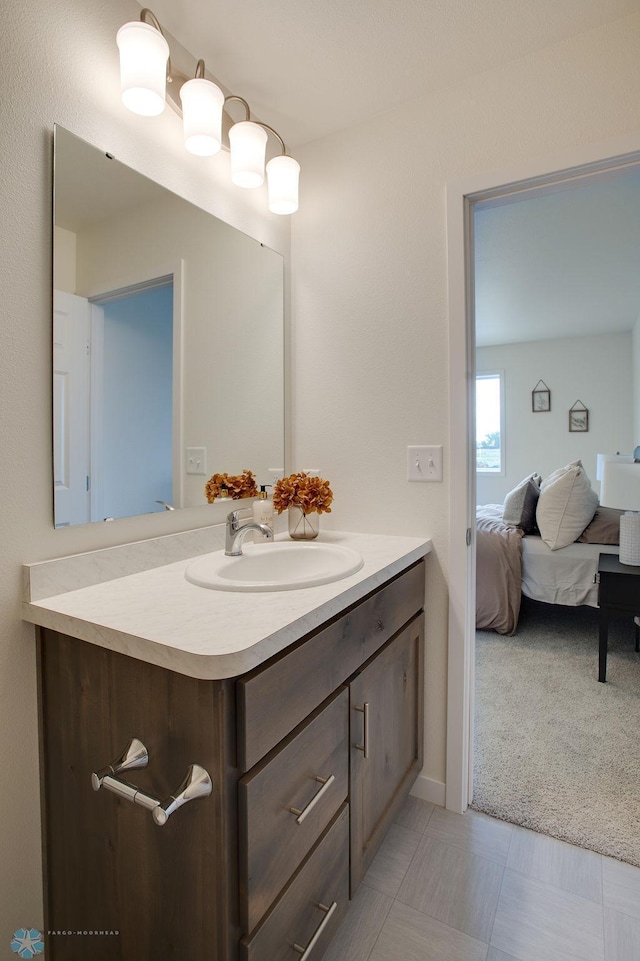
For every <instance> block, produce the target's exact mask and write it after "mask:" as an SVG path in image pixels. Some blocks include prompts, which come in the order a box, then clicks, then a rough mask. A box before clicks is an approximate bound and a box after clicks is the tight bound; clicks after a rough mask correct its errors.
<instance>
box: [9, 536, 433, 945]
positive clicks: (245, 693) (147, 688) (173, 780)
mask: <svg viewBox="0 0 640 961" xmlns="http://www.w3.org/2000/svg"><path fill="white" fill-rule="evenodd" d="M194 533H195V532H194ZM326 536H327V537H333V538H334V539H336V540H340V539H342V540H343V541H344V542H345V543H346V542H348V543H349V544H350V545H351V546H353V547H355V548H356V549H358V550H360V552H361V553H362V556H363V557H364V559H365V563H364V566H363V568H362V569H361V570H360V571H359V572H358V573H356V574H353V575H351V576H350V577H348V578H345V579H344V580H342V581H339V582H337V583H333V584H325V585H322V586H319V587H315V588H310V589H305V590H300V591H289V592H282V593H279V594H259V593H250V594H241V595H231V594H227V593H224V592H219V591H210V590H206V589H204V588H201V587H197V586H194V585H193V584H190V583H188V582H187V581H186V580H185V577H184V570H185V568H186V566H187V563H186V561H185V560H179V561H174V562H172V563H169V564H164V565H162V566H160V567H158V568H152V569H146V570H140V569H137V570H136V569H135V568H136V566H137V567H138V568H139V567H140V564H141V563H142V564H144V563H148V561H143V562H141V561H140V560H139V558H138V559H136V560H134V561H133V562H131V564H130V568H131V566H132V568H133V569H134V572H133V573H125V574H124V576H113V570H112V572H111V574H109V573H108V572H107V579H106V580H104V581H100V580H99V577H100V576H102V577H104V576H105V569H108V568H110V565H111V567H112V568H113V561H114V555H113V554H112V555H111V556H108V555H109V552H96V553H97V554H100V555H107V557H106V560H105V558H102V559H101V560H100V561H99V562H98V563H97V564H95V565H94V567H95V570H96V572H98V571H99V572H100V574H98V573H95V574H93V575H91V574H89V573H88V571H89V568H90V567H91V558H92V555H86V556H85V557H86V558H88V560H86V562H85V563H84V565H83V563H82V560H81V559H80V560H78V562H77V565H76V574H77V576H79V577H80V583H84V585H85V586H78V587H76V588H75V589H72V590H64V591H59V587H60V583H62V582H64V583H65V584H66V585H67V586H68V585H69V584H73V583H76V582H75V581H74V577H75V576H76V575H70V574H69V570H70V567H69V563H71V567H72V566H73V561H70V559H65V560H66V562H67V566H66V568H65V569H64V571H63V573H62V574H61V575H60V577H58V574H57V573H56V572H55V569H54V567H49V568H48V570H43V569H44V568H45V567H46V566H47V565H46V564H45V565H32V566H30V567H29V568H26V571H27V575H28V576H27V584H26V591H27V599H26V601H25V605H24V611H25V618H26V619H28V620H30V621H32V622H34V623H37V624H38V625H39V628H38V652H39V675H40V711H41V759H42V761H41V763H42V774H43V778H42V780H43V802H42V804H43V819H44V826H45V842H44V844H45V859H46V885H45V904H46V930H47V931H48V932H53V933H50V934H48V935H47V937H46V950H47V956H48V957H50V958H52V959H64V961H71V959H81V958H82V959H84V958H87V957H91V958H93V959H104V961H106V959H109V961H115V959H123V961H129V959H134V958H158V959H162V961H170V959H178V958H180V959H184V958H190V959H197V961H295V959H300V958H303V959H304V961H308V959H318V958H320V957H321V956H322V954H323V953H324V951H325V949H326V947H327V945H328V943H329V941H330V940H331V938H332V936H333V934H334V933H335V931H336V929H337V927H338V925H339V923H340V921H341V919H342V917H343V916H344V913H345V911H346V908H347V904H348V901H349V898H350V897H351V896H352V895H353V893H354V892H355V890H356V888H357V887H358V884H359V883H360V881H361V879H362V877H363V875H364V873H365V872H366V870H367V868H368V866H369V864H370V863H371V860H372V858H373V856H374V854H375V852H376V850H377V848H378V846H379V844H380V842H381V840H382V838H383V837H384V835H385V833H386V831H387V829H388V827H389V826H390V824H391V822H392V821H393V819H394V817H395V815H396V813H397V810H398V808H399V806H400V805H401V803H402V801H403V800H404V798H405V797H406V795H407V793H408V792H409V790H410V788H411V786H412V784H413V782H414V781H415V778H416V776H417V775H418V773H419V771H420V769H421V767H422V738H423V726H424V725H423V699H424V698H423V678H424V612H423V605H424V567H425V563H424V556H425V555H426V554H427V553H428V552H429V550H430V542H428V541H422V540H418V539H416V538H395V537H383V536H374V535H346V534H345V535H342V534H332V535H326ZM181 537H182V538H188V535H174V538H176V539H178V540H179V539H180V538H181ZM162 540H167V539H162ZM201 547H202V545H200V549H201ZM180 549H181V550H182V551H183V552H184V551H185V546H184V544H183V545H182V546H181V548H180ZM61 563H63V562H61ZM126 563H127V564H129V563H130V562H129V561H127V562H126ZM47 564H49V565H54V564H55V562H47ZM125 566H126V565H125ZM113 569H115V568H113ZM78 572H80V573H78ZM52 573H53V576H52V577H50V576H49V575H51V574H52ZM47 583H49V586H48V587H47V586H43V585H46V584H47ZM53 585H57V586H53ZM52 591H58V593H51V592H52ZM39 595H45V596H39ZM145 610H147V618H146V619H145V616H144V612H145ZM147 622H148V623H147ZM145 625H146V626H145ZM154 625H155V626H154ZM179 625H181V629H180V627H179ZM132 738H137V739H139V740H140V742H142V744H143V745H144V748H145V749H146V752H148V764H147V765H146V766H145V767H140V768H134V769H131V770H127V771H123V772H122V773H119V772H118V771H117V770H115V772H113V769H109V765H110V764H112V763H113V759H114V758H117V757H118V755H119V754H120V752H121V751H122V750H123V749H124V748H125V747H126V746H127V744H129V742H130V741H131V739H132ZM190 764H195V765H198V767H202V768H203V769H204V770H205V771H206V772H208V775H209V777H210V780H211V790H210V793H209V794H208V796H206V797H201V798H197V799H195V800H193V801H189V803H187V804H185V805H184V806H183V807H180V808H179V809H178V810H176V811H175V812H174V813H172V814H171V816H170V817H169V818H168V819H167V820H166V823H164V824H162V825H159V824H158V823H156V821H155V820H154V817H155V813H157V812H153V811H150V810H145V809H144V807H139V806H137V804H131V803H130V800H131V797H130V798H129V800H127V799H126V797H123V796H117V795H115V794H114V793H110V792H109V791H107V790H98V791H96V790H95V789H92V774H93V775H94V784H93V788H95V787H96V779H95V773H96V771H99V770H100V769H102V775H104V774H105V771H107V772H110V771H111V773H115V777H116V778H118V779H121V780H122V781H124V782H126V783H128V784H129V785H132V786H133V787H132V789H131V794H133V793H135V790H136V789H138V790H139V791H140V792H141V796H143V797H151V798H154V797H156V798H164V799H169V803H170V799H171V797H172V795H173V796H174V797H175V796H176V795H177V790H176V789H177V787H178V785H179V784H180V782H181V780H182V778H183V776H184V774H185V769H186V768H187V766H188V765H190ZM123 790H124V789H123ZM138 803H139V802H138ZM165 807H166V804H165ZM152 815H153V816H152ZM79 932H94V933H93V934H84V933H79ZM101 932H102V933H101Z"/></svg>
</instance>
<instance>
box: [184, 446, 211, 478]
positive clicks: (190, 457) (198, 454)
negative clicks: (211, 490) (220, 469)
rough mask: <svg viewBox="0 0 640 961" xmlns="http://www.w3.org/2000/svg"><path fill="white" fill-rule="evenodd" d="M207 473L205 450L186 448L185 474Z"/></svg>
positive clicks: (202, 448) (204, 448) (201, 448)
mask: <svg viewBox="0 0 640 961" xmlns="http://www.w3.org/2000/svg"><path fill="white" fill-rule="evenodd" d="M206 473H207V448H206V447H187V474H206Z"/></svg>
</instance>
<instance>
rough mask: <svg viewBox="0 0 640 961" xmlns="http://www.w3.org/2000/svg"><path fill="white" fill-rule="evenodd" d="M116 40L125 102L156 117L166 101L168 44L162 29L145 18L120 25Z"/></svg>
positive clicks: (138, 110) (148, 115)
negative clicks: (161, 31) (145, 21)
mask: <svg viewBox="0 0 640 961" xmlns="http://www.w3.org/2000/svg"><path fill="white" fill-rule="evenodd" d="M116 43H117V44H118V48H119V50H120V83H121V87H122V102H123V103H124V105H125V107H128V108H129V110H132V111H133V113H137V114H140V115H141V116H143V117H156V116H157V115H158V114H160V113H162V111H163V110H164V105H165V96H166V90H167V60H168V59H169V44H168V43H167V41H166V40H165V38H164V37H163V36H162V34H161V33H160V31H159V30H156V28H155V27H152V26H151V25H150V24H148V23H143V22H142V20H134V21H132V22H131V23H125V24H124V26H122V27H120V29H119V30H118V33H117V35H116Z"/></svg>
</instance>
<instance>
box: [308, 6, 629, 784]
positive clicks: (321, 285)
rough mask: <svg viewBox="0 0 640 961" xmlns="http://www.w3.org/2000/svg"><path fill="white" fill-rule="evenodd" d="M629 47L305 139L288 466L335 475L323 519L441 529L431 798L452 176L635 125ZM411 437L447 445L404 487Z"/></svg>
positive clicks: (429, 664)
mask: <svg viewBox="0 0 640 961" xmlns="http://www.w3.org/2000/svg"><path fill="white" fill-rule="evenodd" d="M639 41H640V16H633V17H629V18H626V19H624V20H621V21H618V22H615V23H613V24H610V25H609V26H607V27H604V28H602V29H599V30H595V31H591V32H589V33H585V34H583V35H581V36H578V37H576V38H574V39H571V40H568V41H566V42H563V43H560V44H557V45H555V46H553V47H551V48H548V49H547V50H544V51H542V52H540V53H537V54H533V55H531V56H529V57H526V58H524V59H521V60H517V61H512V62H510V63H508V64H505V65H504V66H501V67H498V68H496V69H494V70H491V71H488V72H486V73H484V74H482V75H479V76H476V77H474V78H473V79H472V80H469V81H468V82H467V81H465V82H464V83H461V84H459V85H458V86H456V87H455V88H452V89H449V90H446V91H443V92H441V93H439V94H437V95H433V96H431V97H421V98H416V99H415V100H412V101H411V102H410V103H406V104H404V105H401V106H400V107H399V108H398V109H397V110H395V111H393V112H392V113H386V114H384V115H380V116H378V117H376V118H374V120H372V121H368V122H363V123H361V124H358V125H353V126H352V127H350V128H349V129H348V130H345V131H343V132H341V133H338V134H336V135H334V136H330V137H327V138H325V139H324V140H322V141H321V142H317V143H314V144H310V145H309V146H308V147H307V148H306V149H303V150H299V151H297V156H298V159H299V161H300V163H301V165H302V171H303V178H304V187H303V188H302V186H301V190H302V189H303V191H304V194H303V195H304V203H303V204H302V205H301V209H300V211H299V213H298V214H296V218H295V220H294V223H293V237H292V245H293V281H294V285H293V292H292V294H293V301H292V303H293V323H294V332H293V338H294V339H293V364H292V368H293V388H292V390H293V393H292V418H293V433H294V460H295V462H296V463H298V464H302V463H305V462H307V461H308V460H313V463H314V465H317V466H319V467H320V468H321V469H322V471H323V473H324V475H325V476H327V477H328V478H330V479H331V480H332V482H333V485H334V491H335V500H334V510H333V513H332V514H330V515H329V517H328V518H326V520H325V518H324V517H323V524H324V523H326V524H331V525H332V526H334V527H336V528H339V527H340V526H343V525H344V526H347V527H352V528H355V529H358V530H378V531H398V532H402V533H405V534H423V535H431V536H432V537H433V541H434V547H435V551H434V554H433V555H432V556H431V557H430V559H429V563H428V579H429V586H428V596H427V658H426V671H427V677H426V718H425V727H426V759H425V776H426V778H427V782H426V784H425V787H427V788H429V787H430V786H431V787H433V788H434V790H435V791H436V793H437V790H438V782H442V781H443V780H444V777H445V731H446V676H447V674H446V672H447V629H448V609H447V604H448V601H447V578H448V553H449V544H448V523H449V509H448V494H449V478H448V472H447V454H448V436H447V434H448V417H449V408H448V393H447V392H448V363H449V355H448V329H447V288H446V283H447V264H446V234H445V186H446V184H447V182H448V181H455V180H461V179H465V178H468V177H471V176H473V175H475V174H478V173H481V172H486V171H491V170H498V169H502V168H506V167H507V166H511V165H519V164H525V163H528V162H529V161H530V160H531V158H532V157H534V156H540V155H545V154H550V153H553V152H555V151H557V150H562V149H565V148H570V147H572V146H582V145H587V144H590V143H593V142H595V141H601V140H605V139H607V138H613V137H615V136H618V135H622V134H628V133H631V132H634V131H638V129H639V123H640V122H639V120H638V103H640V67H639V60H638V56H637V50H638V42H639ZM302 183H303V180H302V177H301V185H302ZM298 371H304V377H302V376H299V375H298ZM337 424H339V425H340V429H339V430H337V429H336V425H337ZM419 443H426V444H440V443H442V444H443V445H444V449H445V480H444V483H443V484H409V483H407V481H406V446H407V445H408V444H419Z"/></svg>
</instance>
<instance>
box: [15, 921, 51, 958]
mask: <svg viewBox="0 0 640 961" xmlns="http://www.w3.org/2000/svg"><path fill="white" fill-rule="evenodd" d="M11 950H12V951H13V952H14V953H15V954H17V955H18V957H19V958H27V959H30V958H35V956H36V954H42V952H43V951H44V941H43V940H42V934H41V933H40V931H38V930H37V928H18V930H17V931H15V932H14V935H13V938H12V939H11Z"/></svg>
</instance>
